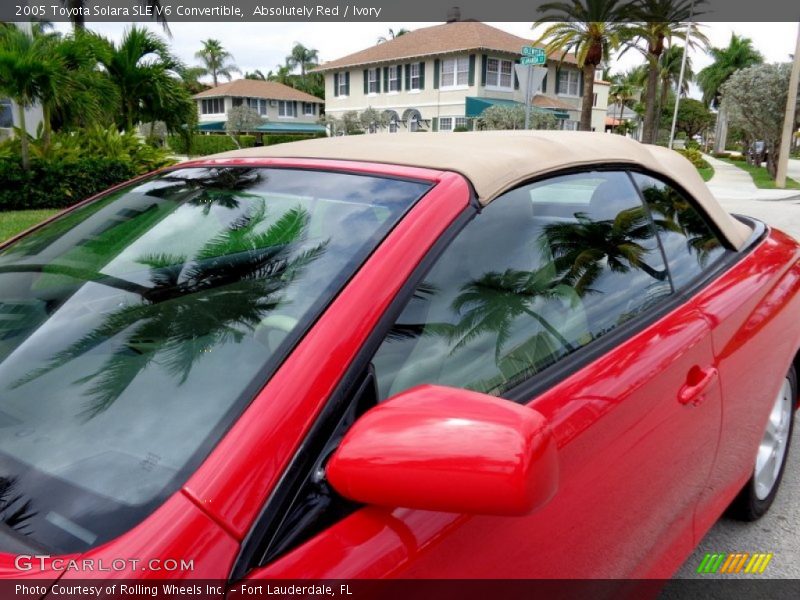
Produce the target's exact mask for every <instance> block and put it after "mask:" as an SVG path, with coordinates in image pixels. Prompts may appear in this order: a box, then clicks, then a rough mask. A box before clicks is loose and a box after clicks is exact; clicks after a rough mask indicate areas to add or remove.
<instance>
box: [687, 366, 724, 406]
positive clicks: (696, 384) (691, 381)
mask: <svg viewBox="0 0 800 600" xmlns="http://www.w3.org/2000/svg"><path fill="white" fill-rule="evenodd" d="M717 375H718V371H717V369H716V367H707V368H705V369H701V368H700V367H697V366H695V367H692V368H691V369H690V370H689V373H688V374H687V375H686V381H687V382H686V383H685V384H684V385H683V386H681V389H680V390H678V402H680V403H681V404H683V405H686V404H691V405H692V406H697V405H698V404H700V403H701V402H702V401H703V400H704V399H705V391H706V390H707V389H708V386H710V385H711V384H712V383H714V380H716V378H717Z"/></svg>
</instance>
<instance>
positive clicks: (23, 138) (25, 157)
mask: <svg viewBox="0 0 800 600" xmlns="http://www.w3.org/2000/svg"><path fill="white" fill-rule="evenodd" d="M17 118H18V119H19V129H20V131H21V132H22V133H21V134H20V136H19V147H20V154H21V155H22V168H23V169H25V170H26V171H27V170H28V169H30V167H31V159H30V155H29V153H28V128H27V127H26V126H25V106H23V104H22V103H21V102H17Z"/></svg>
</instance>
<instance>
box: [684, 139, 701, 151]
mask: <svg viewBox="0 0 800 600" xmlns="http://www.w3.org/2000/svg"><path fill="white" fill-rule="evenodd" d="M684 147H685V148H686V149H687V150H700V143H699V142H698V141H697V140H686V143H685V144H684Z"/></svg>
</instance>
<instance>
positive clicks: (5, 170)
mask: <svg viewBox="0 0 800 600" xmlns="http://www.w3.org/2000/svg"><path fill="white" fill-rule="evenodd" d="M136 174H137V173H136V168H135V167H134V165H133V164H132V163H131V162H130V161H124V160H115V159H109V158H82V159H79V160H77V161H70V162H58V161H52V160H48V161H43V160H37V159H34V160H32V161H31V168H30V170H29V171H25V170H23V168H22V165H21V164H20V162H19V161H17V160H11V159H0V181H2V182H3V185H2V186H0V211H6V210H29V209H35V208H65V207H67V206H71V205H72V204H75V203H76V202H80V201H81V200H84V199H86V198H88V197H89V196H92V195H94V194H96V193H98V192H101V191H103V190H105V189H107V188H109V187H111V186H113V185H116V184H118V183H122V182H123V181H126V180H128V179H131V178H132V177H135V176H136Z"/></svg>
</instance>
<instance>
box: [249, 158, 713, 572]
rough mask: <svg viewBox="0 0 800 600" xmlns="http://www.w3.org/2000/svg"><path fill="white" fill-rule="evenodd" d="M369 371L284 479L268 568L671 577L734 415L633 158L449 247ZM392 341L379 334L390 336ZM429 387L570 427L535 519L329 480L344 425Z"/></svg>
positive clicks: (571, 178) (532, 189)
mask: <svg viewBox="0 0 800 600" xmlns="http://www.w3.org/2000/svg"><path fill="white" fill-rule="evenodd" d="M407 298H408V299H407V300H406V303H405V306H404V308H403V310H402V312H401V313H400V316H399V317H397V318H396V319H394V321H393V322H391V321H390V322H389V323H388V324H387V327H386V328H385V329H384V330H382V331H377V332H376V334H375V340H373V343H370V344H367V346H366V347H365V353H366V360H364V361H361V362H360V363H359V364H358V365H355V366H354V368H357V369H358V372H354V373H353V374H352V377H351V379H352V380H353V381H354V382H355V383H353V384H351V385H350V386H349V388H350V390H351V392H350V398H351V400H350V401H349V402H347V403H345V404H344V406H345V407H346V408H343V409H342V410H341V414H340V417H339V421H338V424H337V426H336V427H333V428H332V429H330V430H329V431H328V433H327V434H326V435H327V438H326V439H327V441H326V442H325V443H318V445H317V446H318V450H317V452H318V454H319V457H320V459H319V461H318V462H317V463H316V465H315V467H314V469H312V470H311V471H310V472H309V475H308V477H306V478H305V479H304V480H303V481H302V483H301V484H299V485H297V486H296V487H295V488H294V489H291V490H284V491H283V494H284V495H285V496H286V497H287V498H289V499H290V500H289V501H287V502H286V503H285V504H284V505H283V506H284V508H283V510H285V514H284V515H282V517H281V525H280V526H279V527H277V528H273V529H271V530H270V531H269V532H267V533H265V532H261V535H262V536H265V537H267V538H269V539H268V540H265V542H264V543H263V544H262V550H263V551H262V552H261V553H260V557H261V558H260V566H259V567H258V568H256V569H254V570H252V571H250V573H249V574H248V577H249V578H253V579H261V578H280V577H297V578H301V577H302V578H350V577H370V578H371V577H386V576H399V577H437V578H464V577H483V578H506V577H523V578H546V577H556V578H573V577H575V578H577V577H583V578H600V577H609V578H622V577H637V576H666V575H669V574H671V572H672V571H673V570H674V569H675V568H676V567H677V566H678V565H679V564H680V562H681V561H682V560H683V559H684V557H685V556H686V554H687V553H688V552H689V551H690V549H691V547H692V546H693V537H692V516H693V510H694V507H695V504H696V502H697V499H698V497H699V495H700V493H701V491H702V489H703V487H704V485H705V483H706V481H707V478H708V474H709V470H710V468H711V464H712V461H713V458H714V453H715V451H716V443H717V435H718V432H719V427H720V404H721V402H720V392H719V385H718V378H717V371H716V367H715V364H714V354H713V348H712V345H711V338H710V330H709V326H708V324H707V322H706V319H705V318H704V317H703V315H702V314H701V313H700V312H699V311H698V310H697V309H696V308H695V306H694V305H693V304H692V303H691V302H687V301H685V300H683V299H681V298H680V297H678V296H677V295H676V294H675V293H674V284H673V281H672V278H671V275H670V272H669V270H668V269H667V267H666V265H665V261H664V253H663V248H662V246H661V245H660V243H659V238H658V235H657V228H656V227H655V226H654V224H653V221H652V220H651V218H650V216H649V213H648V211H647V210H646V209H645V207H644V205H643V203H642V200H641V198H640V195H639V193H638V191H637V188H636V187H635V186H634V184H633V181H632V179H631V177H630V176H629V174H627V173H625V172H622V171H585V172H580V173H572V174H567V175H562V176H555V177H551V178H548V179H544V180H542V181H538V182H534V183H530V184H528V185H524V186H521V187H519V188H517V189H515V190H513V191H511V192H508V193H507V194H505V195H503V196H501V197H500V198H498V199H497V200H495V201H494V202H492V203H491V204H490V205H489V206H488V207H487V208H485V209H484V210H483V211H482V212H481V213H480V214H479V215H477V216H476V217H475V218H474V219H473V220H472V221H471V222H470V223H469V224H468V225H467V226H466V227H465V228H464V229H463V230H462V231H461V232H460V233H459V234H458V235H457V236H456V237H455V239H454V240H453V241H452V242H451V243H450V244H449V245H448V246H447V247H446V249H445V250H444V251H443V252H441V254H440V255H439V256H438V257H436V258H435V260H433V261H432V265H431V266H430V268H429V270H428V271H427V273H426V275H425V276H424V278H423V279H422V281H421V282H419V283H418V284H416V285H415V286H413V288H412V289H410V290H409V294H408V295H407ZM375 347H377V349H375ZM420 383H435V384H438V385H446V386H451V387H461V388H466V389H471V390H475V391H479V392H482V393H485V394H491V395H495V396H501V397H504V398H507V399H508V400H509V401H510V402H520V403H525V404H529V405H530V406H532V407H534V408H535V409H536V410H537V411H539V412H540V413H541V414H542V415H544V416H545V418H546V419H547V420H548V421H549V423H550V426H551V428H552V431H553V434H554V435H555V438H556V440H557V445H558V453H559V461H560V481H559V490H558V492H557V494H556V495H555V497H554V498H553V499H552V500H551V501H550V503H549V504H548V505H546V506H545V507H544V508H542V509H541V510H539V511H538V512H535V513H533V514H531V515H528V516H525V517H517V518H509V517H490V516H479V515H463V514H450V513H435V512H426V511H419V510H409V509H404V508H402V507H398V508H395V509H385V508H378V507H364V506H355V505H351V504H349V503H347V502H346V501H344V500H343V499H341V498H337V497H336V494H335V492H333V491H332V490H331V489H330V488H329V487H327V486H326V485H325V483H324V480H323V479H322V476H321V473H323V472H324V471H323V470H322V467H324V459H325V457H326V456H328V455H329V454H330V452H331V451H332V449H333V448H334V447H335V445H336V443H337V441H338V439H340V438H341V435H342V432H343V430H346V428H347V426H348V424H349V423H352V422H353V421H354V420H355V419H356V418H357V417H358V415H359V414H360V413H361V412H363V411H364V410H367V409H368V408H369V406H370V405H371V404H373V403H375V402H381V401H384V400H386V399H388V398H390V397H392V396H393V395H395V394H398V393H400V392H402V391H404V390H406V389H409V388H411V387H413V386H415V385H417V384H420Z"/></svg>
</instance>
